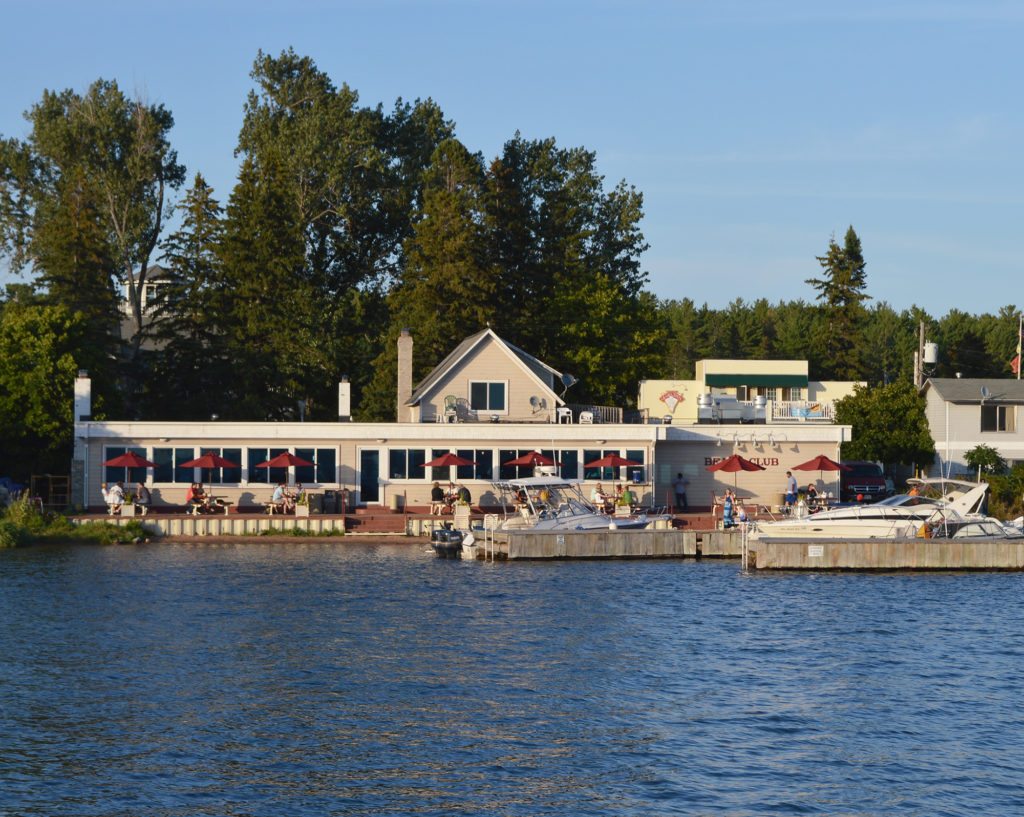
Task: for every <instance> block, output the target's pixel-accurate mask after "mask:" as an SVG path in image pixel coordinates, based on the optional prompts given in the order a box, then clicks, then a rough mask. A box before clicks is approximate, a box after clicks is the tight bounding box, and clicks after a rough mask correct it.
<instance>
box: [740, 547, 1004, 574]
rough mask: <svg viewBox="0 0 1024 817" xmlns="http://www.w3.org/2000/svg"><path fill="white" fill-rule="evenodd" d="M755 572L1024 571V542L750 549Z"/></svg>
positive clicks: (749, 559) (750, 558)
mask: <svg viewBox="0 0 1024 817" xmlns="http://www.w3.org/2000/svg"><path fill="white" fill-rule="evenodd" d="M744 561H745V562H746V565H747V567H749V568H751V569H754V570H1024V539H984V540H971V539H895V540H885V539H869V540H864V541H835V542H824V543H809V542H806V541H800V542H797V541H792V542H786V541H776V542H757V543H750V546H749V551H748V553H747V558H746V559H745V560H744Z"/></svg>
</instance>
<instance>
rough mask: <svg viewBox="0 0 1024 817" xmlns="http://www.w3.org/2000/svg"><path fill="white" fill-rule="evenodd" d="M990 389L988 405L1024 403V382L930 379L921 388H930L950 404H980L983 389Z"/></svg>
mask: <svg viewBox="0 0 1024 817" xmlns="http://www.w3.org/2000/svg"><path fill="white" fill-rule="evenodd" d="M983 386H984V387H985V388H986V389H988V397H985V398H984V399H985V402H986V403H1024V380H1016V379H1010V378H989V377H962V378H961V377H930V378H928V380H927V381H925V384H924V386H923V387H922V388H921V393H922V394H923V393H924V392H925V391H927V390H928V389H929V388H932V389H935V393H936V394H937V395H938V396H939V397H941V398H942V399H943V400H945V401H946V402H948V403H978V404H980V403H981V401H982V397H983V395H982V393H981V389H982V387H983Z"/></svg>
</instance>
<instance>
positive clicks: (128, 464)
mask: <svg viewBox="0 0 1024 817" xmlns="http://www.w3.org/2000/svg"><path fill="white" fill-rule="evenodd" d="M100 465H112V466H114V467H115V468H121V467H124V468H156V467H157V464H156V463H155V462H150V461H149V460H147V459H146V458H145V457H140V456H139V455H138V454H136V453H135V452H134V451H126V452H125V453H123V454H121V456H119V457H114V459H112V460H107V461H106V462H102V463H100Z"/></svg>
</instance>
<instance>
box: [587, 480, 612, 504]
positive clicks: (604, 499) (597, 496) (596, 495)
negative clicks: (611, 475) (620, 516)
mask: <svg viewBox="0 0 1024 817" xmlns="http://www.w3.org/2000/svg"><path fill="white" fill-rule="evenodd" d="M610 499H611V497H610V496H608V495H607V494H606V493H605V492H604V488H602V487H601V483H600V482H599V483H597V485H595V486H594V490H593V491H591V492H590V501H591V503H593V505H594V507H595V508H597V509H598V510H599V511H607V510H608V508H607V504H608V501H609V500H610Z"/></svg>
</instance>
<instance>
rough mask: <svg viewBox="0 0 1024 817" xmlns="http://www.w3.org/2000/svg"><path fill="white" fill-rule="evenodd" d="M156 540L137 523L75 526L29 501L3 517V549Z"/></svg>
mask: <svg viewBox="0 0 1024 817" xmlns="http://www.w3.org/2000/svg"><path fill="white" fill-rule="evenodd" d="M152 536H153V533H152V532H151V531H149V530H147V529H146V528H145V527H144V526H143V524H142V522H139V521H136V520H132V521H131V522H129V523H128V524H126V525H124V526H119V525H112V524H110V523H109V522H106V521H103V522H85V523H83V524H81V525H75V524H74V523H72V522H71V520H70V519H68V518H67V517H66V516H64V514H60V513H56V512H54V511H45V512H41V511H40V510H39V507H38V506H37V505H33V504H31V503H30V502H29V501H28V500H27V499H19V500H16V501H14V502H12V503H11V504H10V505H9V506H8V507H7V508H6V509H5V510H4V511H3V514H2V516H0V548H5V547H8V548H9V547H27V546H29V545H33V544H42V543H47V542H81V543H85V544H93V545H116V544H122V543H125V542H134V541H136V540H139V539H142V540H145V539H148V538H150V537H152Z"/></svg>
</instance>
